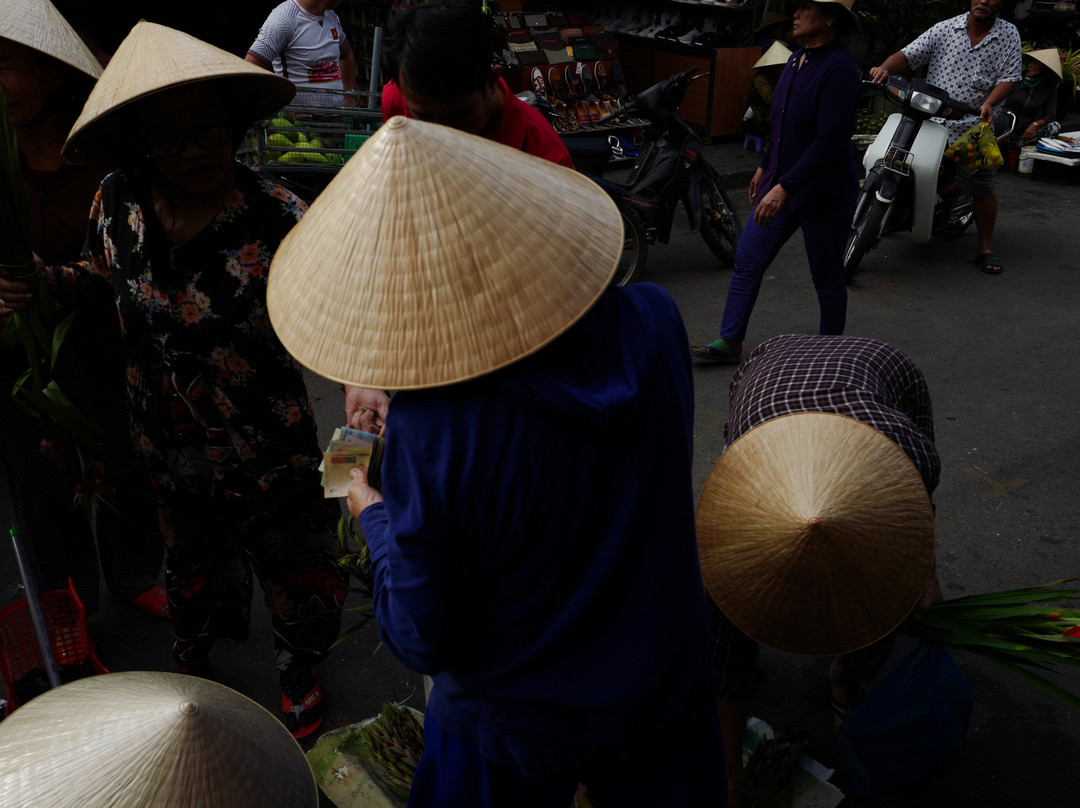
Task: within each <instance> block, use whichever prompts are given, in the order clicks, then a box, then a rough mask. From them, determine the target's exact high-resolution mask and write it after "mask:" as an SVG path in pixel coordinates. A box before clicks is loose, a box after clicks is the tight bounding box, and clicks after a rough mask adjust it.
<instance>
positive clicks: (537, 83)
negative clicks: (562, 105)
mask: <svg viewBox="0 0 1080 808" xmlns="http://www.w3.org/2000/svg"><path fill="white" fill-rule="evenodd" d="M531 77H532V88H533V92H534V93H536V94H537V95H540V96H543V97H544V98H547V84H545V83H544V73H543V71H541V70H540V68H539V67H534V68H533V69H532V76H531Z"/></svg>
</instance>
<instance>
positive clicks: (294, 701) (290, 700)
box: [281, 668, 325, 740]
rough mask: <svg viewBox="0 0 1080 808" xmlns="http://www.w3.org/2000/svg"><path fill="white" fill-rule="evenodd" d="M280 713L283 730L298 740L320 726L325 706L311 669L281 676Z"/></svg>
mask: <svg viewBox="0 0 1080 808" xmlns="http://www.w3.org/2000/svg"><path fill="white" fill-rule="evenodd" d="M281 711H282V712H283V713H285V728H286V729H287V730H289V732H290V733H292V736H293V737H294V738H296V739H297V740H299V739H300V738H306V737H307V736H308V735H310V734H311V733H313V732H314V731H315V730H317V729H318V728H319V725H320V724H322V721H323V714H324V712H325V705H324V704H323V694H322V687H320V685H319V678H318V677H317V676H316V675H315V671H313V670H312V669H311V668H304V669H303V670H298V671H287V672H284V673H282V674H281Z"/></svg>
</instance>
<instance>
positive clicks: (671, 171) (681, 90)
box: [541, 66, 742, 286]
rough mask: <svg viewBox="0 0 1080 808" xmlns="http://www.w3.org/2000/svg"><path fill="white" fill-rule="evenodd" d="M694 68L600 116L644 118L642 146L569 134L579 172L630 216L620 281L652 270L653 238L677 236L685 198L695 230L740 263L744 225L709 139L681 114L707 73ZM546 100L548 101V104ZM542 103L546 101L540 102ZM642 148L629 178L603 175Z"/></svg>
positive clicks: (729, 261)
mask: <svg viewBox="0 0 1080 808" xmlns="http://www.w3.org/2000/svg"><path fill="white" fill-rule="evenodd" d="M699 71H700V68H698V67H696V66H695V67H691V68H690V69H688V70H685V71H683V72H682V73H677V74H675V75H673V76H669V77H668V78H666V79H664V80H662V81H660V82H657V83H656V84H654V85H653V86H652V87H649V88H648V89H646V90H643V91H641V92H640V93H638V94H637V95H636V96H634V97H633V98H631V99H630V100H626V101H625V103H623V104H621V105H620V106H619V107H618V108H617V109H616V110H614V111H613V112H611V113H608V114H606V115H604V116H602V117H600V118H599V119H598V124H599V126H601V127H602V126H604V125H605V124H611V123H612V122H616V123H617V122H620V121H629V122H635V121H638V120H640V121H643V122H645V123H644V124H643V133H642V140H641V143H640V144H637V143H634V144H632V145H631V144H630V143H628V142H627V141H626V140H625V139H623V138H620V137H618V136H613V135H612V136H608V137H607V138H597V137H589V136H587V135H584V136H577V135H569V136H563V142H565V143H566V144H567V148H568V149H569V150H570V155H571V157H573V158H574V164H575V166H577V168H578V170H579V171H581V172H582V173H583V174H585V175H586V176H588V177H589V178H590V179H592V180H593V181H594V182H596V183H597V184H598V185H600V187H601V188H603V189H604V190H605V191H607V193H608V195H609V196H610V197H611V198H612V200H614V202H615V206H616V207H617V208H618V209H619V212H620V214H622V218H623V229H624V237H625V243H624V248H623V255H622V260H621V261H620V264H619V268H618V270H617V272H616V276H615V280H614V283H616V284H618V285H620V286H621V285H624V284H627V283H632V282H633V281H634V280H636V279H637V278H638V277H640V275H641V272H642V271H643V270H644V268H645V264H646V261H647V257H648V248H649V245H650V244H655V243H656V242H657V241H659V242H661V243H662V244H667V243H668V242H669V241H670V239H671V230H672V223H673V222H674V219H675V210H676V208H677V207H678V205H679V203H680V202H682V204H683V207H684V208H685V209H686V213H687V217H688V219H689V224H690V230H691V232H694V233H701V236H702V238H703V239H704V241H705V244H706V245H707V246H708V247H709V249H710V251H711V252H712V253H713V255H715V256H716V257H717V258H718V259H719V260H720V261H721V263H723V264H724V265H726V266H732V265H734V263H735V248H736V245H737V244H738V240H739V233H740V232H741V231H742V223H741V222H740V221H739V218H738V215H737V214H736V212H735V206H734V205H733V204H732V202H731V199H730V198H729V197H728V195H727V193H726V192H725V191H724V189H723V188H721V187H720V175H719V173H718V172H717V171H716V169H714V168H713V167H712V166H711V165H710V164H709V162H708V160H706V158H705V155H704V154H703V153H702V149H703V147H704V145H705V144H704V141H703V140H702V139H701V137H700V136H699V135H698V134H697V133H696V132H695V131H694V130H693V129H692V128H691V127H690V126H689V125H688V124H687V123H686V122H685V121H684V120H683V119H682V118H680V117H679V107H680V105H681V104H682V102H683V98H684V97H685V96H686V91H687V89H688V88H689V87H690V84H691V83H692V82H693V81H695V80H697V79H700V78H704V77H706V76H708V75H709V74H708V73H701V72H699ZM541 103H542V102H541ZM541 109H542V106H541ZM630 148H633V149H635V150H637V152H638V154H637V159H636V162H635V164H634V168H633V169H632V171H631V173H630V175H629V177H628V178H627V180H626V181H625V182H623V183H619V182H615V181H613V180H610V179H608V178H606V177H604V176H603V172H604V170H605V166H607V165H610V164H611V163H612V162H613V160H612V157H613V152H614V156H615V157H616V158H617V157H618V155H620V154H622V155H625V154H626V153H627V151H628V149H630Z"/></svg>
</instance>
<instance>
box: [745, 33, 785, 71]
mask: <svg viewBox="0 0 1080 808" xmlns="http://www.w3.org/2000/svg"><path fill="white" fill-rule="evenodd" d="M790 58H791V49H790V48H788V47H787V45H785V44H784V43H783V42H780V41H779V40H778V41H776V42H774V43H772V44H771V45H770V46H769V49H768V50H767V51H765V53H763V54H762V55H761V58H760V59H758V60H757V61H756V62H754V69H755V70H758V69H760V68H762V67H779V66H780V65H786V64H787V63H788V59H790Z"/></svg>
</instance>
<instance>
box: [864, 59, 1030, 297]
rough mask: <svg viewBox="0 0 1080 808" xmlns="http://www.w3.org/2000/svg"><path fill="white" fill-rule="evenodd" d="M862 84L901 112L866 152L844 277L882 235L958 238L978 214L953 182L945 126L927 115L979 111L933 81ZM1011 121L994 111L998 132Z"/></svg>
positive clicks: (894, 79)
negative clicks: (907, 233)
mask: <svg viewBox="0 0 1080 808" xmlns="http://www.w3.org/2000/svg"><path fill="white" fill-rule="evenodd" d="M863 85H864V86H866V87H870V88H874V89H877V90H879V91H882V92H884V93H886V94H887V95H888V97H889V98H891V99H892V100H894V101H896V102H898V103H899V104H900V105H901V106H902V107H903V111H902V112H898V113H894V114H892V115H890V116H889V118H888V120H887V121H886V122H885V125H884V126H883V127H882V129H881V132H880V133H879V134H878V136H877V138H876V139H875V140H874V142H873V143H872V144H870V146H869V147H868V148H867V150H866V155H865V156H864V157H863V166H864V167H865V168H866V179H865V180H864V181H863V184H862V193H861V194H860V195H859V201H858V204H857V205H856V208H855V218H854V220H853V221H852V225H851V233H850V234H849V235H848V239H847V243H846V245H845V246H844V276H845V277H846V278H847V279H848V280H849V281H850V280H851V278H852V277H853V276H854V274H855V270H856V269H857V268H858V266H859V263H860V262H861V261H862V260H863V258H864V256H865V255H866V254H867V253H868V252H869V251H870V250H872V249H873V248H874V247H876V246H877V244H878V241H879V240H880V238H881V236H882V235H883V234H885V233H887V232H892V231H903V230H910V231H911V237H912V240H913V241H914V242H915V243H916V244H923V243H925V242H927V241H929V240H930V237H931V236H942V237H945V238H952V237H955V236H958V235H960V234H961V233H963V232H964V230H966V229H967V228H968V227H969V226H970V225H971V223H972V221H974V218H975V211H974V206H973V203H972V199H971V195H970V194H969V193H967V192H965V191H963V190H961V189H960V188H958V187H957V185H956V182H955V180H956V172H957V171H958V170H959V169H958V168H957V166H956V164H955V163H954V162H953V161H952V160H947V159H943V156H944V154H945V148H946V146H947V145H948V130H947V129H946V127H945V126H944V125H943V124H941V123H938V122H936V121H933V120H931V118H935V117H947V116H948V114H949V112H950V111H952V110H956V111H959V112H961V113H966V114H970V115H978V114H979V110H978V109H975V108H974V107H971V106H968V105H967V104H965V103H963V102H961V101H957V100H956V99H953V98H949V94H948V93H947V92H945V91H944V90H942V89H940V88H938V87H935V86H934V85H932V84H927V83H926V82H922V81H906V80H905V79H902V78H900V77H899V76H890V77H889V80H888V81H887V82H886V83H884V84H875V83H874V82H863ZM999 119H1000V120H999ZM1015 123H1016V121H1015V117H1014V116H1013V115H1012V114H1011V113H1001V114H999V115H997V116H995V119H994V126H993V129H994V135H995V137H996V138H997V139H998V140H999V141H1000V140H1003V139H1005V138H1007V137H1008V136H1009V134H1010V133H1011V132H1012V129H1013V127H1014V126H1015Z"/></svg>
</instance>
